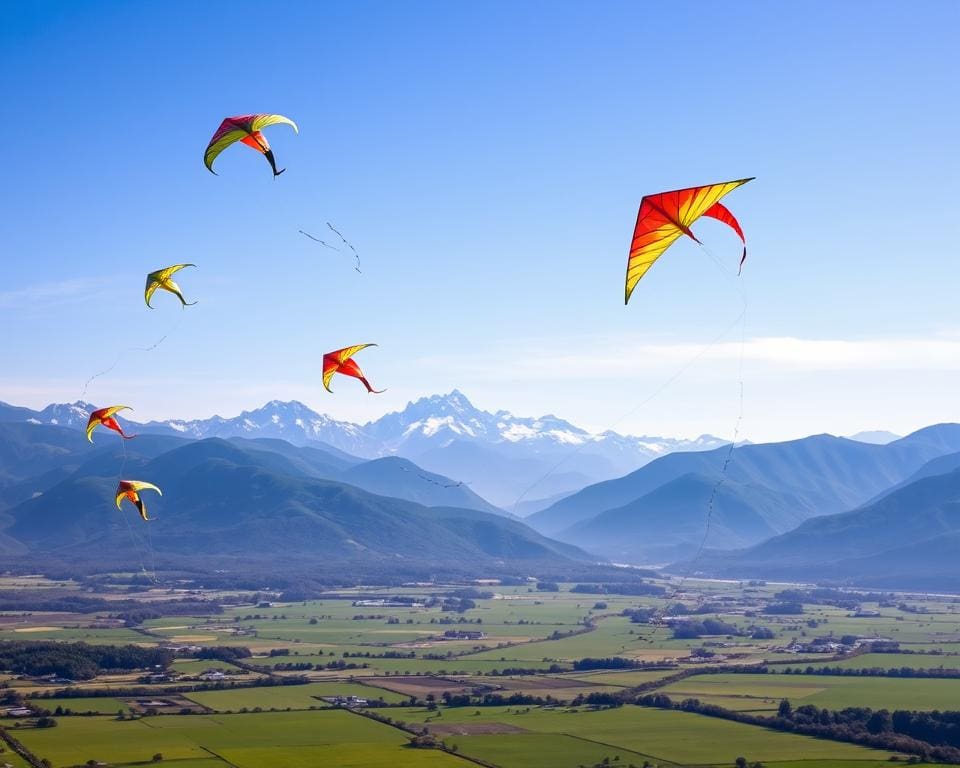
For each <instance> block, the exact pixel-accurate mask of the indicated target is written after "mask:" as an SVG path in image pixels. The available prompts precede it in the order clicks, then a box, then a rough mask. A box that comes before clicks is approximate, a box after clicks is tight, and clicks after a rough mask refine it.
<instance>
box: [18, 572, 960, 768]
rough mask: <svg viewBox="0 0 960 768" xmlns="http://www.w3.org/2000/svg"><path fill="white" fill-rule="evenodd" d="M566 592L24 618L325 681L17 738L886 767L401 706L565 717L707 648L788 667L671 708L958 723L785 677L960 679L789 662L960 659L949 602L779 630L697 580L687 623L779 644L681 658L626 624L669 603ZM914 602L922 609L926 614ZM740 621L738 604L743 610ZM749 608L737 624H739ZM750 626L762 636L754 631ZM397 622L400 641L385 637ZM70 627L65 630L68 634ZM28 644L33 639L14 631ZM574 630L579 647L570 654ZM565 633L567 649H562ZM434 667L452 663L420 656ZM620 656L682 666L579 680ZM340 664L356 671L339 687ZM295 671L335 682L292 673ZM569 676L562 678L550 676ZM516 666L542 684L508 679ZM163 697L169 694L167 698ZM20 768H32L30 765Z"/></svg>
mask: <svg viewBox="0 0 960 768" xmlns="http://www.w3.org/2000/svg"><path fill="white" fill-rule="evenodd" d="M568 588H569V585H564V586H563V587H562V589H561V591H560V592H556V593H543V592H535V591H530V589H529V588H527V587H504V588H496V589H493V590H492V591H493V592H495V593H496V595H495V596H494V597H493V598H492V599H477V601H476V602H477V605H476V607H475V608H471V609H470V610H469V611H467V612H466V613H464V614H456V613H451V612H444V611H442V610H441V608H440V606H439V604H435V605H433V606H431V607H430V608H426V607H400V608H396V607H395V608H386V607H379V606H354V605H352V599H326V600H314V601H307V602H305V603H286V604H283V603H273V604H271V605H269V607H253V604H262V600H263V598H262V597H258V598H256V600H255V601H254V602H253V603H252V604H248V605H242V606H237V605H227V606H224V610H223V613H217V612H215V611H212V612H211V613H212V615H211V616H189V617H184V616H173V617H165V618H160V619H151V620H148V621H146V622H145V623H144V629H145V631H146V632H147V633H148V634H143V633H140V632H136V631H134V630H131V629H108V630H92V629H83V628H77V626H78V625H80V626H82V625H83V624H84V623H85V622H92V621H93V620H94V619H95V617H93V616H84V615H76V621H75V622H71V617H72V616H74V615H72V614H57V615H51V614H42V613H38V614H36V615H29V614H18V615H17V616H15V617H12V618H15V619H16V622H17V623H16V625H15V626H8V627H7V628H6V629H5V630H4V632H3V633H0V639H2V638H3V637H12V638H15V639H17V640H30V639H59V640H78V639H83V640H87V641H90V642H103V643H111V644H115V643H122V642H137V643H139V644H161V643H164V644H165V643H168V642H171V641H173V642H176V643H182V644H185V645H208V646H215V645H226V646H239V647H246V648H249V649H250V650H251V651H252V652H253V654H254V655H253V656H248V657H245V658H244V664H245V665H252V666H253V667H255V668H256V669H257V670H259V671H258V672H256V673H243V674H237V675H235V676H231V679H232V680H235V681H237V682H240V683H249V682H251V681H253V680H255V679H257V678H258V677H273V678H274V682H277V681H279V680H280V679H282V678H284V677H294V676H302V675H305V676H306V677H307V678H308V679H309V680H310V682H309V683H299V684H297V685H285V686H280V685H261V686H249V685H241V687H236V688H234V687H224V688H219V689H217V688H211V689H209V690H203V691H196V692H188V693H185V694H182V695H183V696H184V697H185V698H186V699H188V700H190V701H192V702H195V703H196V704H197V705H199V706H201V707H203V708H205V709H207V710H210V711H212V712H213V714H203V713H194V714H184V715H180V714H176V715H174V714H170V715H159V716H150V717H143V718H139V719H137V720H132V721H130V720H127V721H118V720H116V717H115V714H116V713H117V711H119V710H123V711H126V710H127V706H126V705H125V704H123V703H122V702H121V701H120V700H119V699H117V698H116V697H115V696H114V697H106V698H95V697H85V698H76V699H67V698H63V697H61V698H58V699H54V698H51V699H30V700H28V703H29V702H33V703H34V705H35V706H42V707H44V708H49V709H51V710H53V709H55V708H56V707H57V706H58V705H60V706H62V707H64V708H69V709H70V710H72V711H73V712H77V713H81V712H87V711H93V712H98V713H102V714H100V715H88V716H81V715H78V716H60V717H58V718H57V722H58V727H56V728H52V729H43V730H39V729H33V728H24V727H21V728H20V729H17V730H18V738H22V740H23V742H24V743H25V744H26V745H27V747H28V748H30V749H32V750H33V751H34V752H35V754H36V755H37V756H38V757H40V758H43V757H46V758H49V759H51V760H52V762H53V765H54V766H55V767H56V768H66V767H67V766H74V765H82V764H84V763H85V762H86V761H87V760H91V759H93V760H100V761H104V762H106V763H107V764H109V765H110V766H113V767H114V768H134V766H137V767H138V768H139V766H142V765H143V764H144V763H145V762H149V761H150V759H151V758H152V756H153V755H154V754H156V753H160V754H162V755H163V756H164V760H163V763H169V764H170V765H171V766H173V768H230V767H231V766H233V767H234V768H254V767H256V768H263V766H270V767H271V768H314V766H321V765H323V766H325V765H330V766H337V767H338V768H339V767H340V766H344V767H345V768H421V767H423V768H452V767H453V766H457V765H459V766H462V768H467V766H469V765H470V763H469V762H467V761H466V760H465V759H464V758H466V757H472V758H477V759H479V760H484V761H487V762H489V763H491V764H494V765H496V766H498V767H499V768H579V766H591V768H592V766H594V765H596V764H598V763H602V762H603V761H604V760H605V759H607V758H608V759H609V764H610V765H611V766H615V767H617V768H629V766H630V765H634V766H642V765H643V764H644V762H650V763H652V764H654V765H659V766H665V767H667V768H671V767H672V766H681V765H682V766H690V765H695V766H723V767H724V768H729V766H731V765H732V763H733V760H734V758H736V757H737V756H740V755H743V756H744V757H746V758H747V759H748V760H749V761H751V762H752V761H762V762H763V763H764V765H765V766H766V767H767V768H879V766H881V765H884V764H887V763H886V760H887V758H888V757H889V753H887V752H883V751H875V750H869V749H866V748H861V747H858V746H855V745H851V744H848V743H842V742H837V741H829V740H823V739H811V738H807V737H803V736H798V735H795V734H789V733H783V732H777V731H772V730H767V729H764V728H762V727H760V726H753V725H745V724H741V723H735V722H732V721H727V720H723V719H719V718H708V717H705V716H701V715H696V714H692V713H686V712H681V711H674V710H660V709H651V708H644V707H636V706H629V705H628V706H624V707H621V708H617V709H610V710H602V711H595V710H593V709H591V708H588V707H580V708H578V709H572V708H570V707H569V706H563V705H558V706H556V707H550V708H540V707H537V706H535V705H521V706H514V707H510V708H507V707H477V706H472V705H471V706H466V707H460V708H452V709H451V708H449V707H446V706H445V705H443V704H441V705H440V706H439V708H438V709H437V710H435V711H432V712H431V711H428V710H427V709H426V708H419V707H418V708H410V707H407V706H405V705H406V704H407V702H408V701H409V699H410V696H409V694H410V693H415V694H416V696H417V698H418V699H420V700H421V701H422V700H423V699H425V698H427V697H428V695H430V694H432V695H433V696H435V697H436V699H437V700H438V701H442V693H443V691H445V690H449V691H451V692H452V693H457V694H461V693H462V692H463V691H464V690H469V688H470V687H471V686H473V687H474V688H475V689H479V690H485V691H490V690H494V691H496V692H497V693H499V694H501V695H504V696H510V695H513V694H517V693H522V694H524V695H529V696H533V697H542V698H545V697H547V696H551V697H553V698H555V699H559V700H562V701H566V702H569V701H571V700H573V699H574V697H576V696H577V695H580V694H584V695H585V694H589V693H591V692H603V693H615V692H618V691H623V690H625V689H627V688H631V687H634V686H639V685H645V684H651V683H657V682H658V681H661V680H663V679H664V678H666V677H669V676H671V675H674V674H676V673H677V672H678V671H682V670H684V669H689V668H693V669H696V670H697V671H698V672H699V671H705V670H707V669H709V664H703V663H702V662H701V663H699V664H697V666H696V667H691V666H690V664H689V662H687V658H688V657H689V656H690V655H691V651H692V650H693V649H694V648H699V647H706V648H708V649H709V650H711V651H713V652H714V653H715V654H717V656H716V661H717V663H722V664H752V663H757V662H759V661H761V660H763V659H776V660H782V661H785V662H788V663H787V664H777V665H772V666H770V667H769V674H742V675H741V674H730V673H724V674H697V675H695V676H693V677H690V678H687V679H685V680H682V681H681V682H678V683H674V684H673V685H669V686H666V687H664V688H661V689H657V690H663V691H665V692H666V693H667V694H668V695H669V696H671V698H673V699H674V700H675V701H679V700H682V699H684V698H698V699H700V700H701V701H702V702H704V703H708V704H715V705H718V706H722V707H725V708H728V709H732V710H737V711H749V712H754V713H756V714H760V715H769V714H773V713H774V712H775V711H776V709H777V707H778V706H779V703H780V701H781V699H783V698H787V699H789V700H790V701H791V702H792V703H793V704H794V706H799V705H802V704H813V705H815V706H817V707H825V708H829V709H842V708H844V707H847V706H864V707H872V708H874V709H879V708H887V709H896V708H902V709H917V710H932V709H956V708H958V707H960V680H948V679H917V678H913V679H911V678H896V677H874V676H869V677H867V676H865V677H859V676H858V677H852V676H851V677H841V676H832V675H819V676H813V675H799V674H790V675H787V674H783V672H784V670H785V669H787V668H788V666H791V667H796V668H806V667H807V666H815V667H816V666H821V665H836V666H841V667H851V668H874V667H881V668H893V667H904V666H913V667H918V668H927V669H932V668H937V667H940V666H943V667H945V668H951V669H960V655H932V654H919V653H913V654H909V653H892V654H864V655H860V656H856V657H853V658H850V659H844V660H841V661H835V662H832V661H830V660H829V659H830V657H829V655H827V654H824V655H822V656H821V655H813V654H806V655H804V654H800V655H798V654H792V653H787V652H785V651H784V650H782V647H783V646H786V645H788V644H789V643H790V642H792V641H794V640H796V641H799V642H804V641H809V639H811V638H813V637H819V636H829V637H833V638H836V637H838V636H840V635H841V634H845V633H849V634H856V635H858V636H861V637H863V636H868V635H869V636H879V637H890V638H893V639H896V640H898V641H899V642H901V644H902V646H903V648H905V649H907V648H910V649H924V650H931V649H933V648H938V647H942V648H948V649H953V650H956V649H957V648H958V647H960V646H958V645H957V643H958V642H960V616H958V612H957V611H955V610H954V609H955V608H957V607H958V606H955V605H952V604H947V603H938V602H936V601H931V602H929V603H926V604H925V606H926V607H927V608H928V610H929V611H930V613H927V614H911V613H907V612H903V611H900V610H899V609H897V608H889V607H885V608H883V609H882V613H883V615H882V616H879V617H872V618H869V619H858V618H853V617H852V616H851V615H850V612H849V610H843V609H839V608H835V607H831V606H824V605H805V606H804V614H803V615H802V616H770V615H765V614H763V613H762V611H761V610H758V609H757V606H758V604H759V602H762V601H764V600H770V599H772V595H773V594H774V593H775V592H776V591H777V589H779V588H780V587H775V586H770V587H759V588H755V589H754V588H750V589H742V588H741V587H740V586H738V585H736V584H732V583H719V582H717V583H711V582H695V581H694V580H689V583H688V584H686V585H685V586H684V592H685V595H684V597H683V601H684V603H685V605H686V606H688V607H689V608H690V609H691V610H692V609H694V608H696V607H698V605H699V603H700V602H701V601H704V600H716V601H717V603H716V611H718V612H715V613H712V612H704V613H703V614H701V615H703V616H717V617H719V618H722V619H723V620H724V621H725V622H727V623H730V624H733V625H735V626H738V627H741V628H746V627H747V626H749V625H751V624H759V625H762V626H765V627H768V628H769V629H771V630H772V631H773V633H774V638H772V639H770V640H762V641H756V640H751V639H750V637H748V636H744V635H731V636H716V637H705V638H697V639H689V640H676V639H673V636H672V635H673V632H672V630H671V629H670V628H669V627H667V626H664V625H660V626H653V625H650V624H635V623H632V622H631V621H630V620H629V618H627V617H625V616H622V615H620V614H621V611H623V610H624V609H625V608H636V607H637V606H649V605H658V604H661V605H662V604H663V601H662V600H661V601H658V600H656V599H652V598H645V597H641V598H637V597H628V596H617V595H586V594H573V593H571V592H569V591H566V590H567V589H568ZM695 590H696V591H695ZM354 593H355V594H356V596H357V599H363V598H364V597H368V596H370V595H371V594H373V595H382V594H383V593H384V592H383V591H382V590H381V591H377V590H363V589H357V590H354ZM389 593H390V594H419V595H421V597H422V598H423V599H424V600H429V599H430V597H431V595H432V594H435V591H434V590H433V589H426V590H421V591H417V590H416V589H413V588H407V589H403V588H401V589H396V590H394V589H391V590H389ZM912 600H913V603H916V601H918V600H920V598H913V599H912ZM758 601H759V602H758ZM597 603H605V607H602V608H594V606H595V605H596V604H597ZM727 605H730V606H731V609H730V610H729V611H728V609H727V608H726V607H725V606H727ZM737 606H739V609H738V610H732V609H733V608H735V607H737ZM864 607H865V608H869V609H870V610H878V606H877V605H876V603H873V604H870V603H864ZM710 611H714V608H711V609H710ZM725 611H728V612H725ZM748 611H749V613H750V616H749V618H748V616H746V615H744V613H745V612H748ZM358 617H362V618H358ZM371 617H373V618H371ZM311 619H314V620H315V622H314V623H311ZM392 619H396V620H397V621H399V623H390V621H391V620H392ZM478 619H480V620H481V623H477V620H478ZM58 622H59V625H60V626H62V627H64V628H61V629H57V628H56V626H57V623H58ZM408 622H409V623H408ZM585 622H587V623H585ZM14 628H16V629H21V630H22V629H26V630H35V631H26V632H14V631H13V629H14ZM450 628H454V629H471V630H477V629H479V630H481V631H483V632H484V633H486V635H487V637H485V638H484V639H483V640H478V641H470V640H455V641H445V640H441V639H440V638H441V636H442V634H443V632H444V631H445V630H446V629H450ZM585 630H586V631H585ZM570 632H575V633H576V634H574V635H573V636H567V634H568V633H570ZM554 633H559V635H560V636H559V637H556V638H553V637H552V636H553V635H554ZM778 647H779V650H778ZM273 649H285V650H286V654H284V655H274V656H270V655H268V654H269V652H270V651H271V650H273ZM394 651H395V652H399V653H402V654H404V656H406V655H407V654H413V657H409V658H407V657H405V658H382V655H383V654H384V653H387V652H394ZM428 655H431V656H439V658H425V656H428ZM606 656H617V657H622V658H628V659H632V660H642V661H650V662H657V661H661V660H664V659H671V660H673V661H675V662H676V665H677V666H676V668H671V669H664V670H646V669H636V670H632V669H627V670H588V671H582V672H573V671H571V668H572V665H573V662H574V661H576V660H579V659H581V658H584V657H606ZM378 657H379V658H378ZM331 662H336V663H337V664H351V665H357V668H356V669H336V668H334V669H329V670H328V669H325V668H324V667H325V666H326V665H327V664H329V663H331ZM298 664H311V665H313V666H314V667H317V666H319V667H320V668H319V669H316V668H314V669H310V670H280V669H278V667H281V666H283V665H298ZM554 665H556V666H557V667H559V668H560V669H561V670H563V671H561V672H553V673H550V672H548V671H547V670H548V669H549V668H550V667H551V666H554ZM217 668H219V669H226V670H236V671H238V672H240V670H239V668H237V667H236V666H235V665H233V664H230V663H228V662H221V661H216V660H203V659H193V658H178V659H177V660H176V661H175V662H174V663H173V664H172V665H171V671H173V672H175V673H179V674H183V675H190V676H193V675H198V674H201V673H203V672H205V671H206V670H208V669H217ZM508 668H512V669H523V670H526V669H529V670H536V671H537V672H538V673H537V674H523V673H521V674H517V673H511V674H510V675H509V676H505V675H501V674H498V673H500V672H501V671H502V670H506V669H508ZM141 675H142V672H136V671H134V672H128V673H123V674H104V675H102V676H101V677H99V678H95V679H93V680H91V681H86V682H82V683H77V684H76V686H75V687H76V688H77V689H83V688H86V687H98V688H105V689H109V690H111V691H116V690H118V689H121V688H129V687H131V686H142V684H141V683H139V682H138V680H137V678H138V677H140V676H141ZM398 675H403V676H405V675H411V676H412V677H411V678H403V679H397V680H396V686H397V687H398V689H399V690H400V691H407V692H406V693H404V692H396V691H392V690H388V689H386V688H381V687H375V686H372V685H365V684H363V680H364V679H365V678H368V677H371V676H380V678H381V679H380V680H378V685H383V686H390V685H391V681H392V680H393V679H394V677H395V676H398ZM442 678H446V679H442ZM4 679H5V680H7V682H8V684H9V685H11V686H12V690H13V691H15V692H21V693H24V694H25V695H29V694H30V693H32V692H39V691H49V690H51V689H52V687H51V686H49V685H47V684H44V683H43V681H40V680H35V679H29V678H20V679H15V678H14V676H10V677H9V678H7V677H6V676H4ZM148 690H149V691H153V692H156V694H157V695H162V691H163V690H164V686H163V685H158V686H152V687H150V688H149V689H148ZM147 695H148V696H149V695H153V693H148V694H147ZM171 695H172V694H171ZM333 696H357V697H360V698H364V699H367V700H368V701H376V700H378V699H381V698H382V700H383V701H384V703H386V704H388V705H391V706H389V707H387V708H384V709H378V710H377V711H378V713H379V714H380V715H382V716H386V717H391V718H394V719H395V720H405V721H407V723H408V725H410V726H411V727H416V728H417V729H420V728H422V727H426V728H428V729H429V730H430V732H431V734H432V735H434V736H435V737H436V738H437V739H440V740H442V741H443V742H444V743H446V744H447V745H448V746H452V745H456V746H457V749H458V750H459V755H460V757H457V756H451V755H447V754H445V753H443V752H441V751H437V750H423V749H412V748H410V747H408V746H406V744H407V742H408V738H409V734H407V733H405V732H403V731H401V730H398V729H396V728H391V727H389V726H386V725H383V724H380V723H376V722H374V721H372V720H369V719H366V718H364V717H362V716H361V715H359V714H357V713H353V712H347V711H344V710H335V709H331V708H330V705H329V703H328V702H326V701H324V700H323V697H333ZM182 706H184V705H183V703H181V704H178V705H177V707H176V709H175V710H174V711H177V712H179V710H180V708H181V707H182ZM801 757H802V758H803V760H802V762H801V761H800V758H801ZM11 762H13V764H14V766H15V768H21V765H20V764H19V762H16V761H11ZM0 766H2V762H0Z"/></svg>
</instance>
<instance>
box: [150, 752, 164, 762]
mask: <svg viewBox="0 0 960 768" xmlns="http://www.w3.org/2000/svg"><path fill="white" fill-rule="evenodd" d="M150 759H151V760H153V762H155V763H159V762H160V761H161V760H163V754H162V753H161V752H157V754H155V755H154V756H153V757H151V758H150Z"/></svg>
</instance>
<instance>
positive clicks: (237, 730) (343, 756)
mask: <svg viewBox="0 0 960 768" xmlns="http://www.w3.org/2000/svg"><path fill="white" fill-rule="evenodd" d="M59 722H60V725H59V727H57V728H47V729H30V730H22V731H20V732H18V734H17V737H18V738H19V739H20V740H21V741H22V742H23V743H24V744H26V745H27V747H28V748H29V749H30V750H31V751H33V752H34V753H35V754H36V755H38V756H40V757H43V758H47V759H49V760H50V761H51V762H52V763H53V764H54V765H55V766H58V767H59V766H67V765H76V764H80V763H84V762H86V761H87V760H100V761H104V762H107V763H110V764H116V763H119V764H123V763H134V762H140V761H147V762H149V761H150V759H151V757H152V756H153V755H154V754H156V753H160V754H162V755H163V757H164V762H165V763H166V762H168V761H169V762H171V764H172V765H174V766H176V767H177V768H182V766H181V764H179V763H176V762H172V761H175V760H181V759H190V760H194V761H196V760H198V759H204V758H211V757H221V758H223V762H225V763H227V764H232V765H234V766H238V768H263V766H267V765H269V766H274V767H275V768H301V767H302V768H308V767H309V766H320V765H331V766H332V765H336V766H343V767H344V768H347V767H348V766H349V767H351V768H353V767H354V766H355V767H356V768H361V767H362V766H367V767H369V768H421V766H427V767H428V768H447V767H448V766H451V767H452V766H457V765H461V761H459V760H458V759H456V758H453V757H449V756H447V755H445V754H443V753H440V752H436V751H432V750H431V751H428V750H411V749H409V748H407V747H406V746H405V744H406V743H407V741H408V740H407V737H406V735H405V734H404V733H402V732H401V731H399V730H397V729H395V728H391V727H389V726H386V725H382V724H380V723H377V722H374V721H372V720H369V719H367V718H365V717H361V716H359V715H355V714H351V713H348V712H344V711H342V710H331V711H325V712H277V713H262V714H244V715H193V716H158V717H147V718H143V719H140V720H133V721H129V720H128V721H122V722H121V721H118V720H115V719H113V718H103V717H74V718H61V719H60V721H59ZM278 745H282V746H278ZM215 765H217V763H212V764H211V765H210V766H209V768H214V766H215ZM198 766H200V768H208V766H207V765H205V764H204V763H203V762H201V763H199V764H198ZM218 768H219V766H218Z"/></svg>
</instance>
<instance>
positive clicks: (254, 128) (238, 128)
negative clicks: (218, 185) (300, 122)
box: [203, 115, 300, 177]
mask: <svg viewBox="0 0 960 768" xmlns="http://www.w3.org/2000/svg"><path fill="white" fill-rule="evenodd" d="M277 123H286V124H287V125H289V126H290V127H292V128H293V131H294V133H300V129H299V128H297V124H296V123H295V122H293V120H291V119H290V118H287V117H284V116H283V115H238V116H237V117H228V118H226V119H225V120H224V121H223V122H222V123H220V127H219V128H217V132H216V133H214V134H213V138H212V139H210V143H209V144H207V149H206V151H205V152H204V153H203V164H204V165H206V166H207V170H208V171H210V173H212V174H213V175H214V176H216V174H217V172H216V171H215V170H213V161H214V160H216V159H217V155H219V154H220V153H221V152H223V150H225V149H226V148H227V147H229V146H230V145H231V144H233V143H235V142H238V141H239V142H240V143H241V144H246V145H247V146H248V147H250V148H251V149H255V150H256V151H257V152H259V153H260V154H262V155H264V156H265V157H266V158H267V161H268V162H269V163H270V167H271V168H272V169H273V175H274V177H277V176H279V175H280V174H281V173H283V172H284V170H286V169H284V168H281V169H280V170H279V171H278V170H277V164H276V162H275V161H274V159H273V151H272V150H271V149H270V143H269V142H268V141H267V137H266V136H264V135H263V134H262V133H261V131H262V130H263V129H264V128H266V127H267V126H268V125H276V124H277Z"/></svg>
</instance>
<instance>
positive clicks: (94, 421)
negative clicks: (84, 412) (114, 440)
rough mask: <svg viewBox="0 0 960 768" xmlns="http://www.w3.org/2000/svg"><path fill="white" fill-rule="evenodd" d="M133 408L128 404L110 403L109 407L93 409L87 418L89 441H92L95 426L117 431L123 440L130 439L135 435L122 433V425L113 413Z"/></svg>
mask: <svg viewBox="0 0 960 768" xmlns="http://www.w3.org/2000/svg"><path fill="white" fill-rule="evenodd" d="M132 410H133V409H132V408H131V407H130V406H129V405H111V406H110V407H109V408H100V409H99V410H97V411H94V412H93V413H91V414H90V418H89V419H88V420H87V440H89V441H90V442H91V443H92V442H93V430H95V429H96V428H97V427H101V426H102V427H106V428H107V429H112V430H113V431H114V432H119V433H120V437H122V438H123V439H124V440H132V439H133V438H135V437H136V435H128V434H126V433H124V431H123V427H121V426H120V422H118V421H117V420H116V419H115V418H114V417H113V414H115V413H117V411H132Z"/></svg>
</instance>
